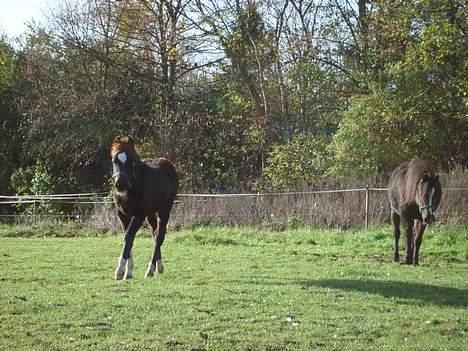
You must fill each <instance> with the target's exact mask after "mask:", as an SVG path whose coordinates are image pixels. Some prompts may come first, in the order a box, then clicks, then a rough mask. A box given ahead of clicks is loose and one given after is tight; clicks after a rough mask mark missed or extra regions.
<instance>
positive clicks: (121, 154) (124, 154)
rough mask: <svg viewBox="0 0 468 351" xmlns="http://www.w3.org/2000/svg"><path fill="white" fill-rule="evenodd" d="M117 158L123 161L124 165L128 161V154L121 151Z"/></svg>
mask: <svg viewBox="0 0 468 351" xmlns="http://www.w3.org/2000/svg"><path fill="white" fill-rule="evenodd" d="M117 158H118V159H119V160H120V162H122V164H123V165H124V164H125V162H127V154H126V153H125V152H121V153H120V154H118V155H117Z"/></svg>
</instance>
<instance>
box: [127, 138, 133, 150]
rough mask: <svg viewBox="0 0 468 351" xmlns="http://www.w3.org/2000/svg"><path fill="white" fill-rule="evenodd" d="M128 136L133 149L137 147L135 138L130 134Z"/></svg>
mask: <svg viewBox="0 0 468 351" xmlns="http://www.w3.org/2000/svg"><path fill="white" fill-rule="evenodd" d="M126 137H127V140H128V143H129V144H130V146H131V147H132V149H134V148H135V140H134V139H133V138H132V136H130V135H126Z"/></svg>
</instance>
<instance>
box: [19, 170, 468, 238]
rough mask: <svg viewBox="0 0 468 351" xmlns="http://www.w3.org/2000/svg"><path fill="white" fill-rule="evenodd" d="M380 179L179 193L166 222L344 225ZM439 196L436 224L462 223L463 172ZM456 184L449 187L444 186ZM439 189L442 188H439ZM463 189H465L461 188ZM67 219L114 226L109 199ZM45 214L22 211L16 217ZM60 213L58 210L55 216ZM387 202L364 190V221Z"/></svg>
mask: <svg viewBox="0 0 468 351" xmlns="http://www.w3.org/2000/svg"><path fill="white" fill-rule="evenodd" d="M385 182H386V180H378V179H371V180H368V182H364V183H363V182H362V181H357V180H346V181H339V180H336V179H322V180H321V181H320V183H317V184H314V185H311V186H310V187H308V188H305V189H303V193H294V194H272V195H265V196H260V195H259V196H250V197H179V198H178V200H177V202H176V203H175V205H174V209H173V211H172V213H171V220H170V225H171V226H173V227H174V226H175V227H181V226H192V225H200V224H202V225H203V224H205V225H250V226H257V227H268V228H272V229H276V230H280V231H281V230H285V229H286V228H294V227H297V226H301V225H308V226H313V227H317V228H341V229H349V228H354V227H362V226H364V219H365V198H366V195H365V191H363V189H365V184H371V185H372V187H385V186H386V184H385ZM441 182H442V187H443V194H442V201H441V205H440V207H439V209H437V211H436V213H435V214H436V220H437V221H438V222H439V223H442V224H448V225H464V226H468V190H466V189H468V174H465V173H461V172H459V173H455V174H450V175H442V176H441ZM356 188H357V189H361V190H357V191H352V192H349V191H343V192H337V193H311V191H317V190H336V189H342V190H346V189H356ZM449 188H457V189H459V190H455V191H449V190H446V189H449ZM444 189H445V190H444ZM463 189H465V190H463ZM74 211H75V212H76V216H74V217H73V221H75V222H77V223H80V224H81V223H86V224H87V225H89V226H91V227H93V228H94V229H95V230H97V231H99V232H106V231H107V230H111V231H113V232H115V231H119V230H120V225H119V224H118V222H117V220H116V216H115V211H114V209H113V206H112V204H104V203H97V204H96V205H95V206H94V207H93V208H92V209H90V208H89V205H87V207H86V208H85V209H84V210H83V213H80V212H79V207H78V206H75V208H74ZM38 218H39V219H42V218H49V217H39V216H36V217H25V218H22V219H20V220H19V221H17V223H21V222H25V221H29V222H30V223H34V222H36V221H37V219H38ZM58 218H60V216H59V217H58ZM389 219H390V208H389V203H388V199H387V193H386V191H380V190H370V191H369V208H368V221H369V225H370V226H379V225H382V224H385V223H388V222H389Z"/></svg>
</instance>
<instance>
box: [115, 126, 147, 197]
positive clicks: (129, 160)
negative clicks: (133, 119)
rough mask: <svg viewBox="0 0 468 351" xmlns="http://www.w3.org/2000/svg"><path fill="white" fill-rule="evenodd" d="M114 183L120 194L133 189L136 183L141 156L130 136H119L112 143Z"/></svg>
mask: <svg viewBox="0 0 468 351" xmlns="http://www.w3.org/2000/svg"><path fill="white" fill-rule="evenodd" d="M111 158H112V170H113V171H112V181H113V184H114V186H115V188H116V189H117V191H119V192H123V191H125V190H128V189H130V188H132V187H133V186H134V184H135V181H136V178H137V176H136V167H137V162H138V160H139V159H140V155H139V154H138V151H137V149H136V147H135V142H134V140H133V138H132V137H131V136H129V135H123V136H118V137H116V138H115V139H114V141H113V142H112V147H111Z"/></svg>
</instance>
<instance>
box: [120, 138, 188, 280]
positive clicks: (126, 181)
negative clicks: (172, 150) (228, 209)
mask: <svg viewBox="0 0 468 351" xmlns="http://www.w3.org/2000/svg"><path fill="white" fill-rule="evenodd" d="M111 157H112V166H113V174H112V180H113V196H114V202H115V207H116V209H117V216H118V217H119V220H120V222H121V224H122V228H123V232H124V245H123V249H122V254H121V256H120V258H119V264H118V266H117V269H116V270H115V279H118V280H119V279H123V278H125V279H130V278H132V275H133V258H132V246H133V239H134V238H135V234H136V233H137V231H138V229H140V227H141V225H142V224H143V222H144V220H145V219H146V220H147V221H148V223H149V224H150V226H151V229H152V232H153V237H154V240H155V247H154V252H153V256H152V258H151V261H150V263H149V265H148V270H147V272H146V277H147V278H149V277H152V276H153V274H154V271H155V269H157V271H158V272H159V273H162V272H163V270H164V267H163V264H162V258H161V245H162V244H163V242H164V237H165V234H166V227H167V222H168V220H169V213H170V212H171V209H172V205H173V203H174V199H175V197H176V195H177V190H178V187H179V180H178V176H177V173H176V169H175V167H174V165H173V164H172V162H171V161H169V160H167V159H165V158H156V159H153V160H141V158H140V155H139V153H138V151H137V149H136V147H135V143H134V141H133V139H132V137H130V136H128V135H124V136H119V137H116V138H115V139H114V141H113V143H112V148H111Z"/></svg>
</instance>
